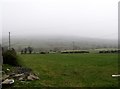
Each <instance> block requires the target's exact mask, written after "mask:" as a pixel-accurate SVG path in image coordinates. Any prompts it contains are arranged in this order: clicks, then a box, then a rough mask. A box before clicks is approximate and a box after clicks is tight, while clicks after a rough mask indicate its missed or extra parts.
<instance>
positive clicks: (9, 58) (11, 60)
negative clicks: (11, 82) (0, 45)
mask: <svg viewBox="0 0 120 89" xmlns="http://www.w3.org/2000/svg"><path fill="white" fill-rule="evenodd" d="M2 55H3V64H9V65H12V66H18V60H17V59H18V58H17V54H16V52H15V50H7V51H5V52H3V54H2Z"/></svg>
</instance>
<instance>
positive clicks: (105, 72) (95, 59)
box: [16, 53, 118, 87]
mask: <svg viewBox="0 0 120 89" xmlns="http://www.w3.org/2000/svg"><path fill="white" fill-rule="evenodd" d="M19 58H20V59H21V64H22V65H23V66H26V67H28V68H31V69H33V71H34V72H35V73H36V74H38V76H39V77H40V80H35V81H32V82H28V83H26V84H24V83H18V84H17V83H16V86H29V87H30V86H31V87H36V86H37V87H43V86H49V87H116V86H117V85H118V81H117V78H112V77H111V75H112V74H117V68H118V66H117V63H118V62H117V60H118V59H117V54H91V53H90V54H23V55H19Z"/></svg>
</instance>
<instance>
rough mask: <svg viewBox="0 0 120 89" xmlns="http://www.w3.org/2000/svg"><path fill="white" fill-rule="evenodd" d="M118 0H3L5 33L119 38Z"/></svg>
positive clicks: (3, 29) (1, 10) (4, 34)
mask: <svg viewBox="0 0 120 89" xmlns="http://www.w3.org/2000/svg"><path fill="white" fill-rule="evenodd" d="M118 1H119V0H1V4H2V6H1V4H0V6H1V7H2V8H1V9H0V14H1V15H2V17H1V16H0V19H2V21H0V24H2V28H1V29H2V35H3V36H8V32H11V34H12V36H14V37H16V36H36V35H38V36H42V35H44V36H48V35H50V36H58V35H59V36H63V35H64V36H77V37H92V38H102V39H104V38H105V39H117V35H118Z"/></svg>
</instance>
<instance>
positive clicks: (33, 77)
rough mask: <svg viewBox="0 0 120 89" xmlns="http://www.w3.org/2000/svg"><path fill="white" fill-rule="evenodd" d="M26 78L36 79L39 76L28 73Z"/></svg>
mask: <svg viewBox="0 0 120 89" xmlns="http://www.w3.org/2000/svg"><path fill="white" fill-rule="evenodd" d="M27 79H28V80H38V79H39V77H37V76H35V75H33V74H30V75H29V76H28V77H27Z"/></svg>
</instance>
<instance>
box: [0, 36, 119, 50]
mask: <svg viewBox="0 0 120 89" xmlns="http://www.w3.org/2000/svg"><path fill="white" fill-rule="evenodd" d="M2 45H3V46H7V45H8V38H5V37H4V38H3V40H2ZM11 46H12V47H13V48H15V49H16V50H19V51H20V50H21V49H23V48H25V47H28V46H31V47H33V48H34V50H36V51H39V50H55V49H57V50H65V49H66V50H68V49H76V50H80V49H96V48H117V47H118V41H117V40H110V39H98V38H86V37H73V36H26V37H11Z"/></svg>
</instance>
